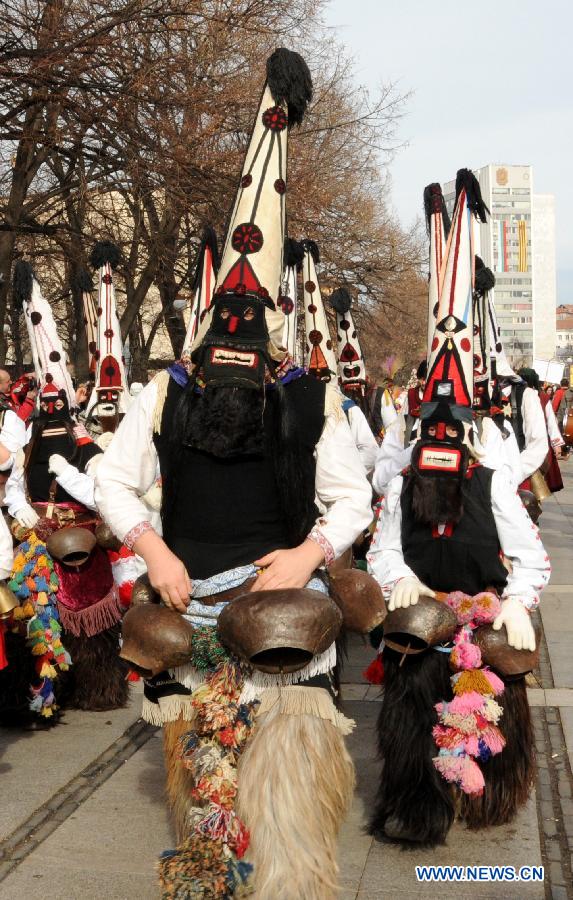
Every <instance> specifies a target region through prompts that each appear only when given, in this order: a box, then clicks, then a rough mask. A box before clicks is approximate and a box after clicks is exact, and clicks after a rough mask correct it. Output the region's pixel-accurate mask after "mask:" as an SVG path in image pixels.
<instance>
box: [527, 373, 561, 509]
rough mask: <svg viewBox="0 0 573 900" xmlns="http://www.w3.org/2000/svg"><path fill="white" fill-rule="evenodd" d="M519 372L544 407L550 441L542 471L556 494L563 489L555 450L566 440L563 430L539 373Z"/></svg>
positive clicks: (550, 488) (549, 486) (552, 491)
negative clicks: (544, 389)
mask: <svg viewBox="0 0 573 900" xmlns="http://www.w3.org/2000/svg"><path fill="white" fill-rule="evenodd" d="M517 374H518V375H519V377H520V378H522V379H523V381H524V382H525V383H526V384H527V385H528V387H530V388H532V390H534V391H535V392H536V394H537V396H538V397H539V401H540V403H541V408H542V409H543V414H544V416H545V427H546V430H547V439H548V442H549V450H548V452H547V456H546V457H545V460H544V462H543V465H542V472H543V476H544V478H545V481H546V483H547V487H548V488H549V490H550V491H551V493H552V494H556V493H557V491H562V490H563V479H562V478H561V470H560V469H559V463H558V462H557V455H556V452H555V451H556V450H557V449H559V448H560V447H562V446H563V444H564V443H565V441H564V440H563V438H562V437H561V432H560V431H559V426H558V425H557V420H556V418H555V413H554V412H553V407H552V406H551V400H550V398H549V396H548V395H547V394H546V393H545V391H542V390H541V384H540V381H539V375H538V374H537V372H536V371H535V369H528V368H523V369H520V370H519V372H518V373H517Z"/></svg>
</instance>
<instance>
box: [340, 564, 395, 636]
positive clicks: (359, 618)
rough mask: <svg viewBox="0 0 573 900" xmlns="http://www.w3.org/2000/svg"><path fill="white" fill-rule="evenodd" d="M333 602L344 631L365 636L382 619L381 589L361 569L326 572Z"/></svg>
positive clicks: (384, 614) (384, 606)
mask: <svg viewBox="0 0 573 900" xmlns="http://www.w3.org/2000/svg"><path fill="white" fill-rule="evenodd" d="M329 575H330V586H331V592H332V598H333V600H334V601H335V602H336V603H337V604H338V605H339V606H340V609H341V610H342V616H343V620H344V627H345V628H346V629H347V631H357V632H358V634H369V633H370V632H371V631H372V629H373V628H376V626H377V625H381V624H382V622H383V621H384V619H385V618H386V614H387V610H386V602H385V600H384V595H383V593H382V588H381V587H380V585H379V584H378V582H377V581H376V579H375V578H373V577H372V575H369V574H368V572H364V571H363V570H362V569H344V570H342V571H339V572H338V573H333V572H332V571H330V570H329Z"/></svg>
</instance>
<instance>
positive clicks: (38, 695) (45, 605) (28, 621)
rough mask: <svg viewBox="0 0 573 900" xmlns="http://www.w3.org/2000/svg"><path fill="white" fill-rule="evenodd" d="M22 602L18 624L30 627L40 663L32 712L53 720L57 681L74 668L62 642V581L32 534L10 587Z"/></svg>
mask: <svg viewBox="0 0 573 900" xmlns="http://www.w3.org/2000/svg"><path fill="white" fill-rule="evenodd" d="M8 586H9V587H10V589H11V590H12V591H13V592H14V593H15V594H16V596H17V597H18V598H19V599H20V601H21V605H20V606H19V607H18V608H17V609H15V610H14V613H13V619H14V622H15V623H21V624H22V626H24V625H25V627H26V634H27V638H28V646H29V647H30V651H31V653H32V655H33V656H35V657H37V659H36V672H37V674H38V681H39V683H38V684H36V685H31V686H30V694H31V698H30V709H31V710H32V711H33V712H37V713H38V714H39V715H41V716H44V717H46V718H49V717H51V716H53V714H54V712H55V711H56V710H57V709H58V707H57V704H56V698H55V695H54V689H53V688H54V681H55V679H56V678H57V676H58V673H59V672H65V671H67V669H68V668H69V666H70V665H71V659H70V655H69V653H68V652H67V651H66V650H65V648H64V647H63V645H62V641H61V639H60V635H61V632H62V629H61V626H60V620H59V616H58V607H57V603H56V597H55V593H56V591H57V590H58V577H57V575H56V573H55V572H54V565H53V562H52V560H51V558H50V556H49V555H48V552H47V550H46V546H45V545H44V544H43V543H42V542H41V541H40V540H39V539H38V537H37V535H36V534H35V533H34V532H31V533H30V535H29V537H28V539H27V540H26V541H23V543H21V544H20V546H19V547H18V549H17V551H16V554H15V557H14V566H13V570H12V576H11V579H10V582H9V584H8Z"/></svg>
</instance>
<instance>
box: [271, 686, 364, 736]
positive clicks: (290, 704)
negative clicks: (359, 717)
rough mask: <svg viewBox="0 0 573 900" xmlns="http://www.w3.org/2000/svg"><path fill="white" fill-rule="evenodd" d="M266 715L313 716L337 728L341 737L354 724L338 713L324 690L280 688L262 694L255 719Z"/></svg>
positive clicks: (348, 731) (347, 732)
mask: <svg viewBox="0 0 573 900" xmlns="http://www.w3.org/2000/svg"><path fill="white" fill-rule="evenodd" d="M268 713H272V714H273V715H281V716H315V717H316V718H317V719H325V720H326V721H328V722H332V724H333V725H334V726H335V727H336V728H338V730H339V731H340V733H341V734H342V735H346V734H351V733H352V732H353V731H354V729H355V727H356V722H355V721H354V720H353V719H349V718H347V717H346V716H345V715H343V714H342V713H341V712H339V711H338V710H337V708H336V706H335V705H334V703H333V702H332V697H331V696H330V694H329V693H328V691H326V690H325V689H324V688H308V687H300V686H295V687H280V688H271V689H270V690H267V691H265V692H264V694H263V695H262V697H261V704H260V706H259V708H258V710H257V718H259V717H261V716H266V715H267V714H268Z"/></svg>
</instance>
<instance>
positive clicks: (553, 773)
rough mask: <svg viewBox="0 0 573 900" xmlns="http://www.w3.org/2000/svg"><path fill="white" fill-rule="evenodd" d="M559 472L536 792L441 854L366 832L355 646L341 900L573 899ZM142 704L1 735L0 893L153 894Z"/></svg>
mask: <svg viewBox="0 0 573 900" xmlns="http://www.w3.org/2000/svg"><path fill="white" fill-rule="evenodd" d="M568 470H569V471H568ZM564 472H565V480H566V482H567V488H566V490H565V491H563V492H562V493H561V494H559V495H557V496H556V497H553V498H551V499H550V500H548V501H547V502H546V504H545V506H544V513H543V517H542V520H541V522H542V534H543V539H544V541H545V544H546V546H547V548H548V550H549V552H550V555H551V559H552V563H553V577H552V581H551V584H550V587H549V589H548V590H547V591H546V593H545V595H544V598H543V601H542V624H543V629H544V634H545V643H544V645H543V652H542V660H541V664H540V670H539V671H538V672H536V673H535V678H534V679H533V680H532V687H531V689H530V701H531V703H532V705H533V707H534V723H535V728H536V740H537V752H538V762H539V775H538V780H537V787H536V791H535V793H534V795H533V796H532V797H531V799H530V802H529V804H528V806H527V807H526V808H525V809H524V810H522V812H521V814H520V815H519V817H518V819H517V820H516V821H515V822H513V823H512V824H511V825H509V826H506V827H503V828H492V829H489V830H488V831H485V832H480V833H478V834H475V833H471V832H468V831H466V830H465V828H463V827H461V826H458V825H455V826H454V828H453V829H452V831H451V833H450V836H449V838H448V844H447V846H446V847H442V848H439V849H437V850H432V851H420V850H412V851H402V850H400V849H398V848H396V847H393V846H390V845H382V844H379V843H377V842H376V841H373V840H372V839H371V838H370V837H368V836H367V835H365V834H364V831H363V827H364V822H365V820H366V816H367V811H368V809H369V806H370V803H371V800H372V795H373V793H374V790H375V787H376V779H377V771H378V767H377V763H376V760H375V747H374V728H375V722H376V716H377V712H378V709H379V706H378V690H377V689H376V688H373V687H369V686H368V685H366V684H365V683H364V681H363V679H362V674H361V673H362V671H363V670H364V668H365V667H366V666H367V665H368V663H369V662H370V660H371V659H372V655H373V654H372V650H371V649H370V647H369V646H368V645H367V644H366V643H364V642H362V641H360V640H358V639H356V640H354V641H353V642H352V645H351V648H350V657H349V662H348V665H347V667H346V671H345V674H344V681H345V684H344V697H345V707H346V712H347V713H348V714H349V715H351V716H352V717H353V718H355V719H356V722H357V729H356V731H355V732H354V734H353V735H352V736H351V738H350V749H351V752H352V755H353V758H354V760H355V762H356V768H357V773H358V785H357V790H356V795H355V799H354V804H353V807H352V810H351V813H350V815H349V818H348V820H347V822H346V823H345V825H344V828H343V831H342V835H341V840H340V865H341V872H342V885H343V890H342V893H341V897H342V900H377V898H390V897H394V896H396V897H398V898H399V900H406V898H413V897H417V898H420V897H424V898H425V897H436V898H437V897H442V896H452V897H453V896H454V895H455V896H456V897H457V898H460V900H465V898H473V897H479V898H513V897H515V898H522V897H523V898H536V900H537V898H543V897H551V898H555V900H561V898H567V897H569V898H573V881H572V878H571V867H572V862H573V800H572V787H573V778H572V776H571V765H572V763H573V663H572V661H571V646H572V641H573V617H572V616H571V614H570V612H569V606H568V605H569V604H570V603H571V600H572V593H573V567H572V564H571V560H572V558H573V462H571V463H568V464H566V465H565V466H564ZM569 472H571V474H569ZM139 701H140V694H139V692H138V690H137V689H136V690H135V691H134V696H133V699H132V703H131V705H130V707H129V709H126V710H120V711H118V712H115V713H103V714H102V713H80V712H68V713H66V716H65V724H64V725H62V726H59V727H58V728H56V729H54V731H53V732H49V733H41V734H27V735H22V734H20V733H17V732H11V731H9V730H3V731H2V732H1V733H0V772H1V774H2V789H3V792H2V801H3V802H2V804H0V854H1V855H0V900H18V898H26V900H45V898H46V897H47V896H53V897H57V898H58V900H80V898H81V900H96V898H97V900H99V898H101V897H106V898H108V900H158V896H159V895H158V890H157V886H156V883H155V874H154V864H155V861H156V859H157V857H158V855H159V853H160V852H161V850H163V849H165V848H166V847H169V846H172V844H173V836H172V834H171V832H170V828H169V824H168V821H167V817H166V814H165V806H164V802H163V772H162V759H161V739H160V736H159V734H158V733H156V732H155V731H154V730H153V729H151V728H148V727H147V726H145V725H143V724H142V723H141V721H138V709H139ZM416 865H473V866H475V865H488V866H489V865H497V866H503V865H508V866H514V867H515V868H519V867H520V866H525V865H527V866H537V865H544V866H545V882H544V884H530V885H525V884H523V883H515V882H514V883H507V882H506V883H503V884H500V883H481V884H471V885H470V884H467V883H466V884H464V885H460V884H453V883H451V884H448V883H441V884H434V885H432V884H419V883H418V882H417V881H416V876H415V866H416ZM301 900H304V898H301Z"/></svg>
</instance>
